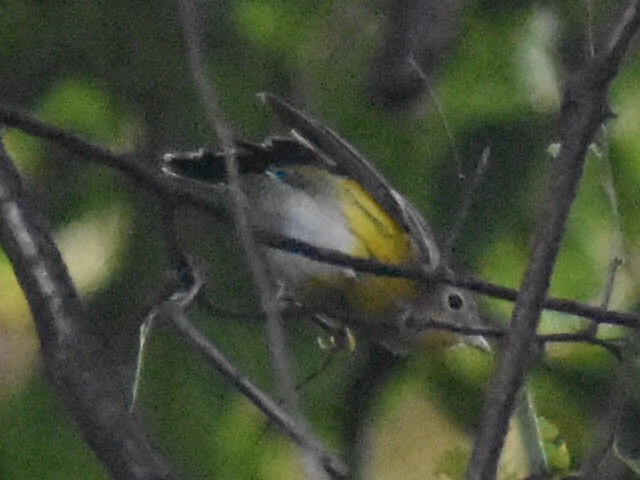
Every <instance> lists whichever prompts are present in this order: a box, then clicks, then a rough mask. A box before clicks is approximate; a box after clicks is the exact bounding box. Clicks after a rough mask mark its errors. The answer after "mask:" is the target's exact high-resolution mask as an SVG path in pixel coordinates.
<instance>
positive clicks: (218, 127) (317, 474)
mask: <svg viewBox="0 0 640 480" xmlns="http://www.w3.org/2000/svg"><path fill="white" fill-rule="evenodd" d="M178 5H179V7H180V13H181V19H182V27H183V31H184V35H185V39H186V43H187V54H188V57H189V65H190V68H191V74H192V75H193V79H194V82H195V85H196V89H197V91H198V93H199V95H200V98H201V99H202V101H203V105H204V109H205V112H206V114H207V118H208V119H209V123H210V124H211V127H212V129H213V130H214V131H215V132H216V135H217V137H218V138H219V140H220V142H221V144H222V147H223V152H224V155H225V159H226V167H227V168H226V174H227V185H228V189H229V194H230V195H231V205H230V206H231V211H232V217H233V222H234V225H235V228H236V231H237V233H238V237H239V239H240V243H241V245H242V247H243V250H244V253H245V256H246V258H247V261H248V264H249V268H250V270H251V273H252V276H253V281H254V284H255V287H256V289H257V291H258V294H259V298H260V305H261V308H262V310H263V311H264V313H265V315H266V317H267V339H268V343H269V351H270V353H271V360H272V365H273V371H274V375H275V378H276V383H277V385H278V388H279V394H280V397H281V398H282V399H283V401H284V402H285V405H286V406H287V409H288V410H289V412H290V414H291V416H292V417H293V418H294V419H296V421H298V422H299V423H300V424H301V425H302V426H304V418H303V416H302V413H301V412H300V402H299V399H298V393H297V391H296V388H295V382H294V380H293V374H292V371H293V370H292V367H291V365H292V363H291V358H290V357H291V354H290V352H289V349H288V346H287V343H286V337H285V332H284V326H283V321H282V318H281V315H280V306H279V302H278V299H277V297H276V294H275V291H274V288H273V285H272V282H271V280H270V277H269V274H268V272H267V268H266V265H265V263H264V259H263V258H262V257H261V256H260V254H259V253H258V247H257V245H256V242H255V240H254V238H253V235H252V232H251V228H250V225H249V219H248V215H247V201H246V197H245V195H244V193H243V191H242V185H241V180H240V176H239V173H238V165H237V161H236V158H235V153H234V143H233V135H232V133H231V128H230V127H229V125H228V123H227V122H226V120H225V119H224V115H223V112H222V109H221V108H220V106H219V103H218V97H217V95H216V94H215V92H214V90H213V84H212V82H211V81H210V80H209V79H208V78H207V75H206V72H205V67H204V57H203V55H202V46H201V37H200V31H199V26H198V22H197V18H198V12H197V9H196V6H195V4H194V2H193V1H192V0H179V1H178ZM310 453H311V454H313V453H314V452H310V451H309V450H303V459H304V464H305V470H306V472H307V476H308V478H326V473H325V472H323V470H322V468H324V467H325V465H324V464H323V462H322V459H320V458H314V456H313V455H310Z"/></svg>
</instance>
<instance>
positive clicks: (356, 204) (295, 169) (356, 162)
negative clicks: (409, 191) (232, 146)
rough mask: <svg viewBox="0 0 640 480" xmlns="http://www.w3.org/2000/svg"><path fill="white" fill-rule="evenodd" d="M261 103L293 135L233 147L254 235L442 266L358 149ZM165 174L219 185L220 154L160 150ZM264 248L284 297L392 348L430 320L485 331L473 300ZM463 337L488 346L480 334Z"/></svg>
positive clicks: (425, 267)
mask: <svg viewBox="0 0 640 480" xmlns="http://www.w3.org/2000/svg"><path fill="white" fill-rule="evenodd" d="M261 98H262V100H263V101H264V102H265V103H266V104H267V105H268V106H269V107H270V108H271V109H272V111H273V112H274V113H275V115H276V116H277V117H278V118H279V119H280V120H281V121H282V122H283V123H284V124H285V125H287V126H288V127H290V128H291V131H290V136H288V137H280V138H278V137H273V138H269V139H267V140H266V141H265V142H264V143H262V144H254V143H250V142H245V141H238V142H236V150H235V157H236V159H237V164H238V170H239V174H240V180H241V185H240V187H241V189H242V191H243V192H244V194H245V195H246V198H247V202H248V208H247V214H248V219H249V222H250V225H251V226H252V227H253V228H254V229H255V230H256V231H261V232H266V233H271V234H275V235H277V236H279V237H280V238H289V239H292V240H294V241H295V242H298V243H297V244H296V243H295V242H294V243H293V245H309V246H311V247H316V248H318V249H322V250H323V251H327V250H328V251H333V252H336V254H339V255H341V256H343V257H344V256H348V257H347V258H353V259H370V260H376V261H378V262H381V263H384V264H386V265H392V266H399V267H403V268H406V269H407V270H408V269H414V270H415V271H423V272H425V273H426V274H433V273H435V272H437V271H441V270H442V269H446V268H447V267H446V266H445V265H444V264H443V260H442V258H441V255H440V252H439V250H438V247H437V245H436V242H435V239H434V235H433V233H432V232H431V229H430V228H429V226H428V224H427V222H426V221H425V220H424V218H423V217H422V215H421V214H420V213H419V212H418V211H417V209H416V208H415V207H414V206H413V205H412V204H411V203H410V202H409V201H408V200H407V199H406V198H404V197H403V196H402V195H401V194H400V193H399V192H398V191H397V190H396V189H395V188H393V187H392V186H391V184H390V183H389V182H388V181H387V180H386V179H385V178H384V177H383V176H382V174H380V173H379V172H378V171H377V170H376V169H375V168H374V167H373V166H372V165H371V164H370V163H369V162H368V161H367V160H366V159H365V158H364V157H363V156H362V155H361V154H360V153H358V152H357V151H356V150H355V149H354V148H353V147H352V146H351V145H349V144H348V143H347V142H346V141H344V140H343V139H342V138H341V137H339V136H338V135H337V134H336V133H334V132H333V131H332V130H330V129H329V128H327V127H326V126H324V125H322V124H321V123H319V122H317V121H315V120H313V119H311V118H309V117H308V116H306V115H304V114H302V113H301V112H300V111H298V110H296V109H295V108H293V107H291V106H290V105H288V104H287V103H285V102H284V101H282V100H279V99H278V98H276V97H275V96H273V95H271V94H261ZM162 169H163V170H164V172H166V173H168V174H170V175H173V176H177V177H180V178H184V179H189V181H196V182H206V183H207V184H214V185H218V186H221V187H224V185H225V182H226V177H227V175H226V165H225V157H224V155H223V154H221V153H211V152H207V151H204V150H201V151H199V152H196V153H186V154H167V155H165V156H164V158H163V164H162ZM258 240H259V237H258ZM262 248H263V250H264V255H265V259H266V262H267V265H268V268H269V270H270V273H271V274H272V276H273V280H274V282H276V283H277V285H278V286H279V287H281V288H280V290H281V291H282V292H284V295H285V296H286V297H287V298H290V299H292V300H293V301H295V302H296V303H298V304H300V305H302V306H304V307H305V310H310V311H312V312H314V313H316V314H317V315H319V316H322V317H323V318H328V319H331V320H332V321H333V322H335V323H336V324H338V325H342V326H345V327H348V328H350V329H352V330H354V331H355V332H356V334H357V335H358V336H360V335H361V336H364V337H366V338H368V339H370V340H372V341H374V342H377V343H379V344H381V345H383V346H385V347H387V348H388V349H390V350H391V351H393V352H397V353H403V352H406V351H407V350H409V349H410V348H411V347H412V346H413V345H414V344H416V343H417V342H418V341H419V340H421V339H422V338H423V337H424V335H425V334H426V330H427V329H426V327H425V324H426V323H428V322H429V321H435V322H439V323H445V324H449V325H454V326H460V327H467V328H478V327H481V326H482V323H481V321H480V318H479V316H478V313H477V308H476V305H475V302H474V299H473V296H472V295H471V294H470V293H468V292H465V291H463V290H461V289H459V288H456V287H453V286H450V285H447V284H444V283H440V282H435V281H429V280H428V279H427V278H422V279H419V278H418V279H417V276H410V277H409V276H405V277H403V276H401V275H400V276H397V275H396V276H392V275H388V274H387V273H386V272H385V271H384V269H383V268H381V269H380V270H379V271H362V270H361V269H358V268H357V267H356V266H355V264H354V265H348V264H346V265H345V264H336V262H331V261H327V260H326V259H324V258H320V257H319V256H318V255H314V252H313V248H311V251H310V252H309V249H304V252H303V251H302V250H300V249H297V248H296V247H295V246H294V247H290V248H283V247H280V248H278V247H275V246H273V245H263V247H262ZM347 263H348V262H347ZM425 277H428V275H425ZM465 339H466V341H467V342H468V343H471V344H475V345H477V346H479V347H481V348H487V347H488V345H487V343H486V341H485V340H484V338H483V337H481V336H467V337H466V338H465Z"/></svg>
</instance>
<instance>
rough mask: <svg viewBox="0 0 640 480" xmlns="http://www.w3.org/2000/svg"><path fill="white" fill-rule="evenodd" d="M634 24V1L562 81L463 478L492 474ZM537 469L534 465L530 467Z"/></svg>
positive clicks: (637, 20) (637, 9)
mask: <svg viewBox="0 0 640 480" xmlns="http://www.w3.org/2000/svg"><path fill="white" fill-rule="evenodd" d="M639 24H640V1H638V0H634V1H633V2H632V3H631V4H630V5H629V7H628V9H627V10H626V12H625V13H624V15H623V18H622V19H621V21H620V23H619V24H618V25H617V26H616V30H615V31H614V32H613V34H612V35H611V40H610V41H609V43H608V44H607V45H606V47H605V48H604V49H603V53H602V54H599V55H598V56H597V57H596V58H595V59H594V61H593V62H591V63H590V64H589V65H588V66H587V67H586V68H585V69H583V70H582V71H580V72H579V73H578V74H577V75H575V76H574V77H572V78H571V79H570V81H569V82H568V84H567V86H566V89H565V94H564V99H563V104H562V109H561V116H560V135H561V148H560V153H559V155H558V158H557V160H556V162H555V163H554V165H553V168H552V171H551V172H550V178H549V182H550V183H549V189H548V192H547V195H546V198H545V201H544V204H543V208H542V212H541V213H542V214H541V217H540V221H539V223H538V226H537V229H536V232H535V236H534V242H533V251H532V254H531V258H530V262H529V265H528V268H527V270H526V274H525V278H524V281H523V283H522V288H521V289H520V292H519V294H518V300H517V301H516V304H515V309H514V313H513V320H512V322H511V327H510V329H509V334H508V335H507V337H506V339H505V342H504V343H505V345H504V347H505V348H504V350H503V351H502V353H501V356H500V360H499V362H498V366H497V369H496V372H495V374H494V376H493V378H492V381H491V384H490V387H489V390H488V392H487V396H486V399H485V404H484V408H483V412H482V415H481V420H480V429H479V430H478V434H477V436H476V439H475V443H474V447H473V451H472V455H471V460H470V462H469V467H468V470H467V479H469V480H487V479H492V478H495V475H496V470H497V466H498V461H499V458H500V454H501V452H502V446H503V444H504V438H505V435H506V433H507V429H508V425H509V419H510V418H511V414H512V412H513V408H514V405H515V401H516V396H517V394H518V391H519V390H520V388H521V387H522V385H523V382H524V378H525V375H526V373H527V371H528V369H529V366H530V363H531V343H532V341H533V340H534V338H535V334H536V330H537V327H538V321H539V318H540V313H541V311H542V308H543V304H544V300H545V298H546V296H547V290H548V288H549V284H550V281H551V275H552V273H553V269H554V265H555V262H556V257H557V254H558V251H559V249H560V241H561V238H562V236H563V233H564V229H565V223H566V219H567V217H568V215H569V211H570V209H571V205H572V203H573V200H574V198H575V195H576V191H577V186H578V184H579V182H580V179H581V176H582V171H583V165H584V160H585V156H586V152H587V149H588V147H589V144H590V143H591V141H592V139H593V137H594V135H595V133H596V131H597V130H598V128H599V127H600V125H601V124H602V122H603V121H605V120H606V118H607V116H608V115H609V108H608V105H607V101H606V96H607V91H608V87H609V83H610V82H611V80H612V79H613V78H614V76H615V75H616V73H617V72H618V69H619V67H620V63H621V61H622V58H623V56H624V54H625V52H626V51H627V49H628V46H629V42H630V40H631V38H632V36H633V35H634V34H635V32H636V31H637V29H638V25H639ZM542 473H543V472H533V474H534V475H537V474H542Z"/></svg>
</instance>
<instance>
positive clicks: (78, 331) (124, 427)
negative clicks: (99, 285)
mask: <svg viewBox="0 0 640 480" xmlns="http://www.w3.org/2000/svg"><path fill="white" fill-rule="evenodd" d="M0 241H1V242H2V246H3V247H4V249H5V252H6V254H7V256H8V257H9V259H10V261H11V263H12V265H13V268H14V271H15V274H16V277H17V278H18V281H19V282H20V285H21V286H22V289H23V291H24V293H25V295H26V297H27V300H28V302H29V306H30V308H31V312H32V315H33V319H34V321H35V324H36V328H37V331H38V335H39V337H40V343H41V347H42V358H43V362H44V366H45V369H46V371H47V374H48V376H49V379H50V380H51V382H52V383H53V385H54V387H55V389H56V390H57V392H58V394H59V395H60V396H61V397H62V398H63V399H64V400H65V404H66V407H67V409H68V410H69V412H70V413H71V416H72V417H73V419H74V420H75V421H76V423H77V425H78V427H79V428H80V431H81V432H82V435H83V436H84V438H85V440H86V441H87V443H88V444H89V445H90V446H91V448H92V449H93V450H94V451H95V452H96V454H97V455H98V457H99V458H100V460H101V461H102V462H103V463H104V464H105V465H106V467H107V468H108V470H109V471H110V472H111V474H112V475H113V477H114V478H121V479H123V480H124V479H140V480H143V479H144V480H147V479H148V480H150V479H173V478H177V477H176V476H175V474H174V473H172V472H171V468H170V467H169V465H168V464H167V463H166V461H165V460H164V459H163V458H161V457H160V455H159V454H158V453H157V452H155V451H154V450H152V448H151V446H150V445H149V442H148V440H147V438H146V436H145V434H144V431H143V429H142V427H141V426H140V425H139V424H138V422H137V421H136V420H135V419H134V418H133V417H132V416H130V415H129V414H128V411H127V403H126V395H125V392H124V391H123V390H122V389H121V385H120V378H119V375H118V372H116V371H115V370H114V369H113V368H112V366H111V365H109V364H108V363H107V361H106V359H105V358H104V353H103V351H102V350H101V347H100V345H99V343H98V341H97V340H96V338H95V337H94V336H93V335H92V334H91V333H89V331H88V319H87V318H86V313H85V308H84V305H83V304H82V302H81V300H80V298H79V297H78V294H77V292H76V290H75V288H74V286H73V284H72V281H71V278H70V277H69V273H68V272H67V268H66V266H65V264H64V262H63V260H62V258H61V256H60V252H59V250H58V248H57V246H56V245H55V243H54V242H53V239H52V237H51V234H50V233H49V231H48V230H47V228H46V227H45V226H44V224H43V222H42V221H41V220H40V219H39V216H38V215H37V213H36V212H35V211H34V210H33V209H32V208H31V206H30V205H29V203H28V200H27V193H26V191H25V190H24V188H23V186H22V183H21V180H20V177H19V174H18V172H17V170H16V169H15V167H14V165H13V163H12V162H11V159H10V158H9V156H8V155H7V153H6V152H5V150H4V146H3V145H2V144H1V143H0Z"/></svg>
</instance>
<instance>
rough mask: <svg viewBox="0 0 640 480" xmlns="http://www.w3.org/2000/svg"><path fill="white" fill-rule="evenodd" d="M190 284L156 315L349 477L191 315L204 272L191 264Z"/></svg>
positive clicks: (340, 474)
mask: <svg viewBox="0 0 640 480" xmlns="http://www.w3.org/2000/svg"><path fill="white" fill-rule="evenodd" d="M188 268H189V276H190V277H191V284H190V285H187V286H186V287H187V288H186V289H184V290H183V291H177V292H174V294H173V295H171V297H170V298H169V300H167V301H165V302H162V303H161V304H159V305H157V306H156V307H154V312H153V314H152V315H154V316H166V317H168V318H169V319H171V321H172V323H173V325H174V326H175V327H176V328H177V329H178V330H179V331H180V332H181V333H182V335H183V336H184V337H185V338H186V339H187V340H188V341H189V343H191V345H192V346H193V347H194V348H196V349H197V350H198V352H199V353H200V354H202V355H203V356H204V357H205V358H206V359H207V360H209V361H210V362H211V364H212V366H213V367H214V368H215V369H216V370H218V371H219V372H220V373H221V374H222V375H223V376H224V377H225V378H226V379H227V380H229V381H230V382H231V383H232V384H233V386H234V387H235V388H236V389H237V390H238V391H239V392H240V393H242V394H243V395H244V396H245V397H247V399H249V400H250V401H251V402H252V403H253V404H254V405H255V406H256V407H258V408H259V409H260V410H261V411H262V412H263V413H264V414H265V415H266V416H267V418H268V419H269V421H270V422H272V423H273V424H274V425H276V426H277V427H278V428H280V429H281V430H282V431H283V432H284V433H285V434H286V435H288V436H289V437H290V438H291V439H292V440H293V441H294V442H295V443H296V444H297V445H299V446H300V447H301V448H302V449H304V450H305V451H307V452H310V453H311V454H313V456H314V458H316V459H317V460H318V461H319V462H320V463H321V464H322V466H323V467H324V468H325V469H326V470H327V471H328V472H330V474H331V475H332V476H333V477H335V478H346V477H347V476H348V469H347V467H346V465H345V464H344V462H343V461H342V460H340V459H339V458H338V457H337V456H335V455H334V454H333V453H331V452H329V451H328V450H327V449H326V447H324V445H323V444H322V443H321V442H320V441H319V440H317V439H316V438H315V437H314V436H313V434H312V433H311V432H310V431H308V429H307V428H306V427H305V426H304V425H303V424H302V423H301V422H299V421H298V420H297V419H296V418H294V417H292V416H291V415H290V414H288V413H287V412H285V411H284V410H283V408H282V407H281V406H280V405H279V404H278V403H277V402H275V401H273V400H272V399H271V398H270V397H269V396H268V395H267V394H266V393H264V392H263V391H262V390H260V389H259V388H258V387H257V386H256V385H255V384H253V383H252V382H251V380H249V378H248V377H246V376H245V375H244V374H243V373H242V372H241V371H240V370H239V369H238V368H237V367H236V366H235V364H234V363H233V362H231V361H230V360H229V359H228V358H227V357H226V356H225V355H224V353H222V352H221V351H220V350H219V349H218V347H217V346H216V345H215V344H214V343H213V342H211V341H210V340H209V339H208V338H207V336H206V335H204V334H203V333H202V332H200V330H198V328H196V327H195V326H194V325H193V324H192V323H191V322H190V321H189V319H188V316H187V309H188V308H189V307H190V306H191V305H192V303H193V300H194V299H195V298H196V296H197V295H198V294H199V292H200V289H201V287H202V284H203V283H202V282H203V275H202V273H201V272H200V271H199V270H198V268H192V266H190V265H189V266H188Z"/></svg>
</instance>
